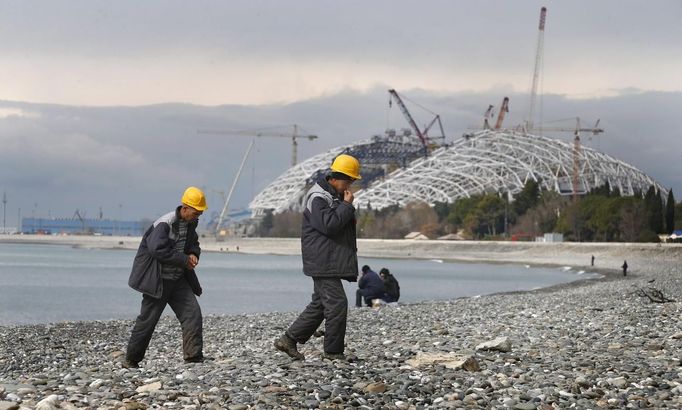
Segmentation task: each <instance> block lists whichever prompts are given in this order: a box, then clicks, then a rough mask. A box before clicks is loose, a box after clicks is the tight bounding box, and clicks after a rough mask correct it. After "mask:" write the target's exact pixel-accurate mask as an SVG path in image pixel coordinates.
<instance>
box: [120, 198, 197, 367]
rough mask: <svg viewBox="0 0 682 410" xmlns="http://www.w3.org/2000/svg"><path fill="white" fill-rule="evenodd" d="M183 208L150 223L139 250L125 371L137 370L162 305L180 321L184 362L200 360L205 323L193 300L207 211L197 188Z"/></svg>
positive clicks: (133, 276) (130, 282) (132, 275)
mask: <svg viewBox="0 0 682 410" xmlns="http://www.w3.org/2000/svg"><path fill="white" fill-rule="evenodd" d="M181 203H182V204H181V205H180V206H178V207H177V208H176V209H175V210H174V211H172V212H169V213H167V214H166V215H164V216H162V217H160V218H159V219H157V220H156V221H155V222H154V224H153V225H152V226H151V227H150V228H149V229H148V230H147V232H145V234H144V236H143V237H142V242H141V243H140V247H139V248H138V250H137V255H136V256H135V260H134V262H133V269H132V272H131V273H130V278H129V279H128V285H129V286H130V287H131V288H133V289H135V290H137V291H139V292H142V294H143V295H142V307H141V308H140V315H139V316H138V317H137V320H136V321H135V326H134V327H133V330H132V333H131V335H130V341H129V342H128V350H127V353H126V357H125V361H124V362H123V366H124V367H139V363H140V361H141V360H142V359H143V358H144V354H145V352H146V351H147V347H148V346H149V341H150V340H151V338H152V334H153V333H154V328H155V327H156V324H157V323H158V321H159V318H160V317H161V314H162V313H163V310H164V309H165V308H166V304H168V305H170V307H171V309H173V312H175V316H176V317H177V318H178V320H179V321H180V327H181V328H182V351H183V356H184V359H185V362H187V363H193V362H202V361H203V360H204V356H203V336H202V332H203V323H202V321H203V318H202V315H201V308H200V307H199V303H198V302H197V298H196V296H200V295H201V286H200V285H199V279H198V278H197V275H196V273H195V271H194V269H195V268H196V267H197V264H198V263H199V255H200V254H201V248H200V247H199V237H198V235H197V232H196V227H197V223H198V221H199V216H200V215H201V214H202V213H203V212H204V211H205V210H206V208H207V206H206V197H205V196H204V193H203V192H202V191H201V190H200V189H199V188H196V187H189V188H187V189H186V190H185V193H184V194H183V195H182V199H181ZM194 295H196V296H194Z"/></svg>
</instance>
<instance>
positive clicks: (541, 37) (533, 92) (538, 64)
mask: <svg viewBox="0 0 682 410" xmlns="http://www.w3.org/2000/svg"><path fill="white" fill-rule="evenodd" d="M546 17H547V7H543V8H541V9H540V24H539V25H538V29H539V32H538V44H537V49H536V51H535V69H534V70H533V82H532V85H531V87H530V107H529V109H528V120H527V121H526V128H527V129H530V128H533V114H534V113H535V112H534V111H535V97H536V96H537V93H538V78H539V77H540V70H541V68H542V59H543V48H544V44H545V19H546Z"/></svg>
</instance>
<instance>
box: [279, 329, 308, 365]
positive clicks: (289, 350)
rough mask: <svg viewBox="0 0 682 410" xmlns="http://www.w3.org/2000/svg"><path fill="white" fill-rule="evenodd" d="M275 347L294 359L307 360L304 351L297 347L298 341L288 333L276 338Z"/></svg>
mask: <svg viewBox="0 0 682 410" xmlns="http://www.w3.org/2000/svg"><path fill="white" fill-rule="evenodd" d="M275 349H277V350H279V351H280V352H284V353H286V354H288V355H289V357H291V358H292V359H296V360H305V356H303V353H301V352H299V351H298V349H297V348H296V341H295V340H294V339H292V338H290V337H289V336H287V335H286V334H283V335H282V336H281V337H280V338H279V339H277V340H275Z"/></svg>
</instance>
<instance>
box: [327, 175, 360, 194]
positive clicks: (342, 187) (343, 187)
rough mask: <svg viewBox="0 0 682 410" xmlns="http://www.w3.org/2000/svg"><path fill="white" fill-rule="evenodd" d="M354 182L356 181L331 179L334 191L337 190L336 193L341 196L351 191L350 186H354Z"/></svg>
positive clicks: (330, 182)
mask: <svg viewBox="0 0 682 410" xmlns="http://www.w3.org/2000/svg"><path fill="white" fill-rule="evenodd" d="M353 182H355V181H353V180H350V181H349V180H346V179H335V178H331V179H330V180H329V185H331V186H333V187H334V189H336V192H338V193H339V194H343V193H344V192H346V191H347V190H349V189H350V186H351V185H353Z"/></svg>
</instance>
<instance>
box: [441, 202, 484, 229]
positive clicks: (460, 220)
mask: <svg viewBox="0 0 682 410" xmlns="http://www.w3.org/2000/svg"><path fill="white" fill-rule="evenodd" d="M481 198H482V195H472V196H470V197H469V198H462V199H458V200H457V201H455V202H454V203H453V204H452V206H450V213H449V214H448V218H447V221H448V223H449V224H451V225H454V226H455V227H456V228H460V227H462V226H463V225H464V220H465V219H466V217H467V215H468V214H469V213H471V212H473V210H474V209H476V205H478V202H479V201H480V200H481Z"/></svg>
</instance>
